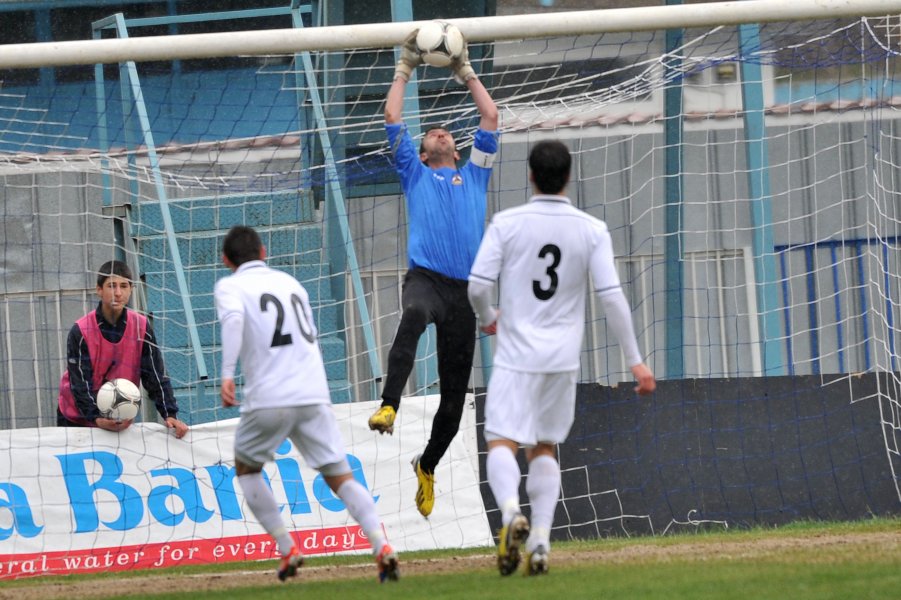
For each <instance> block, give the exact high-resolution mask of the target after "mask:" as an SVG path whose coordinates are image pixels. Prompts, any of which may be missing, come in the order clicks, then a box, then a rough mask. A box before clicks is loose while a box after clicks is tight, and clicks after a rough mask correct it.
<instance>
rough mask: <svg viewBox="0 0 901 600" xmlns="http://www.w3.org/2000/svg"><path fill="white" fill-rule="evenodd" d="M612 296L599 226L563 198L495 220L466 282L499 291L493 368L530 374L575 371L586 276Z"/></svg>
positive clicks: (605, 241) (613, 283) (612, 274)
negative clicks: (491, 286) (492, 287)
mask: <svg viewBox="0 0 901 600" xmlns="http://www.w3.org/2000/svg"><path fill="white" fill-rule="evenodd" d="M589 272H590V273H591V277H592V280H593V282H594V291H595V292H596V293H597V294H598V295H600V296H604V295H605V294H608V293H620V289H621V288H620V280H619V276H618V275H617V273H616V268H615V265H614V262H613V244H612V242H611V239H610V233H609V232H608V230H607V225H606V224H605V223H604V222H603V221H601V220H599V219H596V218H595V217H592V216H591V215H588V214H586V213H584V212H582V211H581V210H578V209H577V208H575V207H574V206H572V204H571V203H570V202H569V199H568V198H566V197H564V196H533V197H532V199H531V200H530V201H529V202H528V203H527V204H524V205H522V206H517V207H515V208H510V209H507V210H503V211H501V212H499V213H496V214H495V215H494V216H493V217H492V219H491V224H490V225H489V227H488V229H487V231H486V232H485V237H484V239H483V240H482V245H481V246H480V248H479V252H478V254H477V255H476V259H475V263H474V264H473V266H472V271H471V272H470V275H469V279H470V281H472V282H474V283H482V284H493V283H494V282H497V281H499V285H500V306H499V308H500V317H499V318H498V331H497V348H496V350H495V355H494V364H496V365H498V366H501V367H505V368H508V369H512V370H515V371H525V372H532V373H555V372H561V371H573V370H577V369H578V368H579V353H580V351H581V348H582V336H583V334H584V330H585V297H586V295H587V286H588V277H587V276H588V274H589Z"/></svg>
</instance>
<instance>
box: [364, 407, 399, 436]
mask: <svg viewBox="0 0 901 600" xmlns="http://www.w3.org/2000/svg"><path fill="white" fill-rule="evenodd" d="M395 417H397V411H396V410H394V407H392V406H383V407H381V408H379V409H378V410H377V411H375V412H374V413H372V416H371V417H369V429H371V430H373V431H378V432H379V433H387V434H389V435H390V434H393V433H394V419H395Z"/></svg>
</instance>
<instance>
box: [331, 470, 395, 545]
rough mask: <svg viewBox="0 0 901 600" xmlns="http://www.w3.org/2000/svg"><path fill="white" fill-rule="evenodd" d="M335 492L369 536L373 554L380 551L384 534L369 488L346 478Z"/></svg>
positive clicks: (383, 543)
mask: <svg viewBox="0 0 901 600" xmlns="http://www.w3.org/2000/svg"><path fill="white" fill-rule="evenodd" d="M335 493H336V494H338V497H339V498H341V501H342V502H344V506H345V507H346V508H347V512H349V513H350V516H352V517H353V518H354V519H355V520H356V522H357V523H359V524H360V528H361V529H362V530H363V533H365V534H366V537H368V538H369V543H370V544H372V552H373V554H378V553H379V552H381V550H382V546H384V545H385V534H384V532H383V531H382V524H381V521H380V520H379V514H378V512H377V511H376V510H375V502H373V500H372V495H371V494H370V493H369V490H367V489H366V488H365V487H363V486H362V485H360V482H358V481H357V480H356V479H348V480H347V481H345V482H344V483H342V484H341V485H340V486H339V487H338V491H337V492H335Z"/></svg>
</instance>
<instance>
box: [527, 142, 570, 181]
mask: <svg viewBox="0 0 901 600" xmlns="http://www.w3.org/2000/svg"><path fill="white" fill-rule="evenodd" d="M571 168H572V157H571V156H570V154H569V148H567V147H566V145H565V144H563V142H560V141H558V140H543V141H540V142H538V143H537V144H535V146H534V147H533V148H532V151H531V152H530V153H529V169H531V170H532V180H533V181H534V182H535V187H536V188H538V191H539V192H541V193H542V194H559V193H560V192H562V191H563V188H565V187H566V184H567V183H569V171H570V169H571Z"/></svg>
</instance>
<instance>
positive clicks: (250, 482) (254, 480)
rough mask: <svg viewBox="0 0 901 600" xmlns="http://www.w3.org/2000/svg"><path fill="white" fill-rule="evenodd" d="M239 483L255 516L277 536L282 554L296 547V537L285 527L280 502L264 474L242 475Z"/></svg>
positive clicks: (270, 533)
mask: <svg viewBox="0 0 901 600" xmlns="http://www.w3.org/2000/svg"><path fill="white" fill-rule="evenodd" d="M238 483H239V484H241V489H242V490H243V491H244V498H245V499H246V500H247V506H249V507H250V511H251V512H252V513H253V516H255V517H256V518H257V521H259V522H260V525H262V526H263V528H264V529H265V530H266V531H267V532H269V535H271V536H272V537H274V538H275V541H276V543H277V544H278V551H279V552H280V553H281V555H282V556H285V555H287V554H288V553H289V552H291V548H293V547H294V539H293V538H292V537H291V534H290V533H288V530H287V529H286V528H285V523H284V521H282V516H281V514H279V511H278V503H276V501H275V496H273V495H272V490H271V489H270V488H269V486H268V485H266V480H265V479H263V474H262V473H248V474H247V475H241V476H240V477H238Z"/></svg>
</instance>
